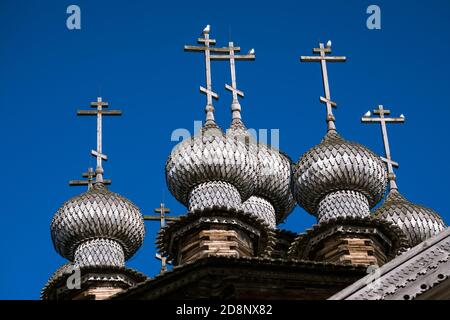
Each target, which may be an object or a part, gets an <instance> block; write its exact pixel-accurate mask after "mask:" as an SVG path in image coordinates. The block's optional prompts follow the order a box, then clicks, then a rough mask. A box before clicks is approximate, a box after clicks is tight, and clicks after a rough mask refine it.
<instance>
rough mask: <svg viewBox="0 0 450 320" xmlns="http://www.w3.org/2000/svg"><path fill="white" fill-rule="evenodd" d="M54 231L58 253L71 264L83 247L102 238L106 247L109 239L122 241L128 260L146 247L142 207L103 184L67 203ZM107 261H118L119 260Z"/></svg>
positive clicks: (110, 258)
mask: <svg viewBox="0 0 450 320" xmlns="http://www.w3.org/2000/svg"><path fill="white" fill-rule="evenodd" d="M50 229H51V236H52V241H53V244H54V246H55V249H56V251H57V252H58V253H60V254H61V255H62V256H63V257H65V258H67V259H69V260H70V261H74V255H75V251H76V250H78V247H79V245H80V244H82V243H85V242H88V241H99V240H100V239H104V240H101V241H103V242H102V243H103V245H107V242H108V240H112V241H113V242H114V241H116V242H118V243H119V244H120V246H121V247H122V250H123V253H124V257H125V260H127V259H129V258H130V257H131V256H133V254H134V253H135V252H136V251H137V250H138V249H139V247H140V246H141V245H142V243H143V241H144V233H145V229H144V220H143V217H142V214H141V212H140V211H139V208H138V207H137V206H136V205H134V204H133V203H132V202H131V201H130V200H128V199H126V198H124V197H122V196H121V195H119V194H117V193H114V192H111V191H109V190H108V189H107V188H106V187H105V186H104V185H103V184H102V183H96V184H94V186H93V187H92V188H91V189H89V190H88V191H86V192H84V193H82V194H80V195H78V196H76V197H73V198H72V199H70V200H68V201H66V202H65V203H64V204H63V205H62V206H61V208H59V209H58V211H57V212H56V214H55V216H54V217H53V220H52V222H51V226H50ZM85 249H86V248H85ZM93 258H95V257H93ZM103 259H105V260H108V261H109V260H111V261H115V259H116V257H103Z"/></svg>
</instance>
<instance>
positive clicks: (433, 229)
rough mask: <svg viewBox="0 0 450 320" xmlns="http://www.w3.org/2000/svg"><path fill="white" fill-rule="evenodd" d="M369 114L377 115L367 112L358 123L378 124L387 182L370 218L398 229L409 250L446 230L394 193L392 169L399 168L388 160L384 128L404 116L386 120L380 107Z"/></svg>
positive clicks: (425, 210) (436, 218)
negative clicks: (385, 191)
mask: <svg viewBox="0 0 450 320" xmlns="http://www.w3.org/2000/svg"><path fill="white" fill-rule="evenodd" d="M373 113H374V114H375V115H378V118H374V117H371V112H370V111H368V112H367V113H366V114H365V115H364V117H362V118H361V121H362V122H363V123H379V124H380V126H381V134H382V137H383V144H384V152H385V157H383V158H382V159H383V161H384V162H386V165H387V168H388V179H389V192H388V194H387V196H386V199H385V201H384V202H383V204H382V205H381V206H380V207H379V208H378V209H376V210H375V212H374V215H375V216H376V217H377V218H380V219H383V220H386V221H390V222H392V223H394V224H395V225H397V226H399V227H400V228H401V229H402V230H403V232H404V233H405V235H406V237H407V239H408V245H409V247H414V246H416V245H417V244H419V243H421V242H422V241H425V240H426V239H428V238H431V237H432V236H434V235H436V234H438V233H440V232H441V231H443V230H444V229H445V228H446V227H447V226H446V224H445V222H444V221H443V220H442V218H441V217H440V216H439V214H437V213H436V212H435V211H434V210H432V209H429V208H426V207H423V206H420V205H417V204H413V203H411V202H409V201H408V200H406V198H405V197H403V196H402V195H401V194H400V192H399V191H398V186H397V182H396V175H395V173H394V167H396V168H398V166H399V165H398V163H397V162H395V161H393V160H392V157H391V150H390V146H389V137H388V132H387V127H386V124H387V123H404V122H405V117H404V115H403V114H402V115H400V117H398V118H392V117H386V116H389V115H390V113H391V111H390V110H386V109H384V107H383V106H382V105H380V106H378V109H375V110H373Z"/></svg>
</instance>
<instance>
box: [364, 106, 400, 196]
mask: <svg viewBox="0 0 450 320" xmlns="http://www.w3.org/2000/svg"><path fill="white" fill-rule="evenodd" d="M373 113H374V114H376V115H379V118H371V117H370V116H371V115H370V111H367V113H366V114H365V115H364V116H363V117H362V118H361V122H362V123H379V124H380V125H381V134H382V136H383V144H384V153H385V157H381V160H383V161H384V162H386V164H387V167H388V179H389V188H390V189H397V183H396V182H395V173H394V167H395V168H398V163H397V162H395V161H393V160H392V157H391V149H390V147H389V137H388V133H387V128H386V123H404V122H405V116H404V115H403V114H402V115H400V117H398V118H386V117H385V115H386V116H387V115H389V114H390V113H391V111H390V110H386V109H384V108H383V106H382V105H379V106H378V109H375V110H373Z"/></svg>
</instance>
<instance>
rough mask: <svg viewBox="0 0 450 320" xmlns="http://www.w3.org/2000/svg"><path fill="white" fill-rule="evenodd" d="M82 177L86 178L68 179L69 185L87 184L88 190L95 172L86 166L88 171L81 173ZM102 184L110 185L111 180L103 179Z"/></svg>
mask: <svg viewBox="0 0 450 320" xmlns="http://www.w3.org/2000/svg"><path fill="white" fill-rule="evenodd" d="M82 177H83V178H87V179H86V180H70V181H69V186H72V187H75V186H88V190H90V189H91V188H92V185H93V182H94V177H95V172H94V169H93V168H88V171H87V172H85V173H83V174H82ZM103 184H105V185H110V184H111V180H110V179H104V180H103Z"/></svg>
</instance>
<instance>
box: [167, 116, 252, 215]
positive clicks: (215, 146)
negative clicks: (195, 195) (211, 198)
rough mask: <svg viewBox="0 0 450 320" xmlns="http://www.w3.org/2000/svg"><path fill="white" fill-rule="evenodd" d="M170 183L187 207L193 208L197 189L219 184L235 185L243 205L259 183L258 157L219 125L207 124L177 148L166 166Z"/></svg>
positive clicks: (173, 192)
mask: <svg viewBox="0 0 450 320" xmlns="http://www.w3.org/2000/svg"><path fill="white" fill-rule="evenodd" d="M166 180H167V186H168V188H169V190H170V192H171V193H172V194H173V196H174V197H175V198H176V199H177V200H178V201H180V202H181V203H183V204H184V205H186V206H191V205H193V204H192V203H189V198H190V197H191V192H192V191H193V189H194V188H196V187H197V186H200V185H201V184H203V183H207V182H215V181H217V182H219V181H220V182H225V183H229V184H231V185H232V186H234V187H235V188H236V189H237V191H238V192H239V194H240V197H241V199H239V200H240V201H239V202H241V201H245V200H247V199H248V198H249V197H250V196H251V195H252V193H253V191H254V188H255V185H256V183H257V157H256V155H255V154H254V153H253V152H250V150H249V148H248V146H246V145H245V144H244V143H242V142H241V141H239V139H234V138H233V137H228V136H227V135H225V134H224V133H223V132H222V131H221V130H220V128H219V127H218V126H217V125H216V124H215V123H213V124H209V125H208V124H206V125H205V126H204V127H203V128H202V130H201V131H200V132H199V133H198V134H196V135H194V136H191V137H190V138H188V139H185V140H184V141H182V142H180V143H179V144H178V145H176V146H175V148H174V149H173V151H172V152H171V154H170V156H169V158H168V159H167V162H166ZM235 200H236V199H235ZM233 202H235V201H234V200H233ZM232 206H233V207H234V206H235V205H234V204H232Z"/></svg>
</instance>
